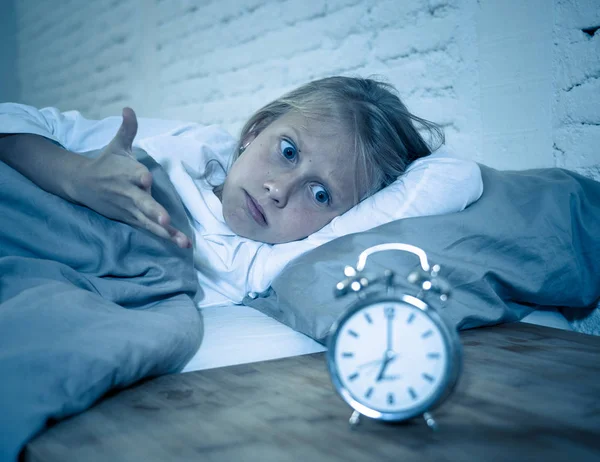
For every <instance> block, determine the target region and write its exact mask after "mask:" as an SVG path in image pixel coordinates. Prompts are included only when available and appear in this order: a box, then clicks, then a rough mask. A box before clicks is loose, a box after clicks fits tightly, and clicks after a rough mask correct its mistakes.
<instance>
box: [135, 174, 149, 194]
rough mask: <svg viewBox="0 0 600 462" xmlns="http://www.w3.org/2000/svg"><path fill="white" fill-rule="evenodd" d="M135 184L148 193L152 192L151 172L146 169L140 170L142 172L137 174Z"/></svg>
mask: <svg viewBox="0 0 600 462" xmlns="http://www.w3.org/2000/svg"><path fill="white" fill-rule="evenodd" d="M137 185H138V186H139V187H140V188H142V189H143V190H144V191H146V192H147V193H148V194H151V192H152V173H150V172H149V171H148V170H147V169H146V171H144V172H142V174H141V175H140V176H139V181H138V182H137Z"/></svg>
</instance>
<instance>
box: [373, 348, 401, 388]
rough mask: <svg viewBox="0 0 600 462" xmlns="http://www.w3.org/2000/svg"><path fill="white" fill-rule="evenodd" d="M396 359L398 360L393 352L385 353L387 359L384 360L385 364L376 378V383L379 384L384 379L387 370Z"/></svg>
mask: <svg viewBox="0 0 600 462" xmlns="http://www.w3.org/2000/svg"><path fill="white" fill-rule="evenodd" d="M395 359H396V354H394V352H393V351H390V350H388V351H386V352H385V358H384V359H383V364H382V365H381V369H379V374H377V377H376V378H375V382H379V381H381V380H382V379H383V378H384V377H383V374H385V370H386V369H387V367H388V365H389V364H390V363H391V362H392V361H394V360H395Z"/></svg>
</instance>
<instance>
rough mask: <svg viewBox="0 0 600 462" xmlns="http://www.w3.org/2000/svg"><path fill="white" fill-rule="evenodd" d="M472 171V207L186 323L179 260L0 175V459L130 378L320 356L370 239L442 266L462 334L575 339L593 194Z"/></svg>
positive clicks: (597, 270) (188, 293) (592, 264)
mask: <svg viewBox="0 0 600 462" xmlns="http://www.w3.org/2000/svg"><path fill="white" fill-rule="evenodd" d="M148 166H149V168H150V169H151V171H152V172H153V175H154V180H155V182H154V187H153V194H154V195H155V197H157V200H159V202H160V203H161V204H163V205H164V206H165V207H166V208H167V210H169V212H170V214H171V216H172V220H173V222H174V224H175V225H176V226H177V227H178V228H179V229H182V230H185V229H186V226H189V224H187V219H186V216H185V211H184V209H183V206H182V204H181V202H180V201H179V199H178V196H177V194H176V192H175V191H174V189H173V187H172V185H171V184H170V182H169V179H168V177H167V176H166V175H165V174H164V172H162V171H161V169H160V168H159V166H158V165H156V164H155V163H154V164H153V163H149V164H148ZM481 168H482V174H483V179H484V184H485V192H484V195H483V196H482V198H481V199H480V200H479V201H478V202H476V203H475V204H473V205H472V206H470V207H468V208H467V209H466V210H464V211H462V212H458V213H454V214H448V215H444V216H430V217H418V218H409V219H405V220H398V221H394V222H391V223H388V224H384V225H382V226H379V227H377V228H375V229H373V230H369V231H364V232H360V233H356V234H350V235H347V236H343V237H340V238H338V239H335V240H333V241H331V242H329V243H327V244H324V245H323V246H321V247H319V248H318V249H315V250H314V251H311V252H308V253H306V254H304V255H302V256H301V257H299V258H297V259H296V260H294V261H293V262H292V263H291V264H289V265H287V266H286V267H285V269H284V270H283V271H282V272H281V273H280V274H279V275H278V276H277V277H276V278H275V280H273V283H272V285H271V286H270V287H269V288H268V289H267V290H265V291H263V292H261V293H256V294H249V295H248V296H247V297H246V298H245V299H244V305H245V306H239V305H221V306H214V307H211V308H204V309H202V310H201V312H200V314H201V315H198V310H197V307H196V305H195V303H194V300H193V298H194V294H195V293H196V292H197V290H198V287H197V278H196V275H195V273H194V268H193V261H192V255H191V252H190V251H186V250H185V249H178V248H176V247H174V246H172V245H170V244H169V243H165V242H162V241H161V240H159V239H157V238H155V237H154V236H152V235H150V234H149V233H147V232H145V231H143V230H138V229H133V228H131V227H129V226H126V225H124V224H122V223H117V222H112V221H111V220H108V219H106V218H104V217H101V216H99V215H97V214H95V213H94V212H92V211H90V210H88V209H84V208H82V207H79V206H76V205H73V204H70V203H67V202H65V201H62V200H61V199H59V198H57V197H55V196H52V195H50V194H48V193H45V192H44V191H42V190H40V189H39V188H37V187H35V185H33V184H32V183H31V182H29V181H28V180H26V179H25V178H24V177H22V176H20V175H19V174H17V173H16V172H14V171H12V170H11V169H9V167H8V166H6V165H4V164H2V163H0V178H2V181H3V183H2V188H0V216H2V217H3V226H2V229H1V232H2V236H1V237H2V239H0V273H1V274H2V279H1V281H0V282H1V285H0V347H1V348H0V375H1V376H2V377H3V383H2V386H3V390H2V391H3V393H1V394H0V409H2V412H1V413H0V419H1V420H0V428H2V430H3V431H2V432H1V434H0V459H2V460H15V459H16V458H17V457H18V454H19V452H20V451H21V449H22V448H23V446H24V445H25V444H26V442H27V441H28V440H30V439H31V438H32V437H34V436H35V435H36V434H38V433H39V432H41V431H43V430H44V428H46V427H47V426H48V425H50V424H52V423H53V422H56V421H58V420H62V419H66V418H67V417H69V416H72V415H74V414H78V413H80V412H83V411H85V410H86V409H87V408H89V407H90V406H92V405H93V404H94V403H96V402H97V401H98V400H99V399H101V398H102V397H103V396H105V395H106V393H108V392H112V393H114V392H117V391H118V390H120V389H123V388H127V387H130V386H131V385H133V384H135V383H137V382H139V381H140V380H142V379H145V378H148V377H155V376H159V375H165V374H174V373H177V372H180V371H193V370H200V369H212V368H217V367H221V366H226V365H232V364H240V363H247V362H254V361H259V360H264V359H274V358H278V357H285V356H295V355H303V354H307V353H314V352H318V351H322V350H323V344H324V342H325V341H326V338H327V333H328V330H329V327H330V326H331V323H332V322H333V320H335V319H336V318H337V317H338V316H339V315H340V314H341V313H342V312H343V310H344V309H345V302H343V301H340V300H334V299H333V297H332V289H333V287H334V285H335V283H336V282H337V281H338V280H339V279H340V276H341V270H342V269H343V266H344V265H345V264H348V263H354V262H355V261H356V257H357V255H358V253H360V252H361V251H362V250H364V249H365V248H366V247H369V246H371V245H373V244H374V243H380V242H389V241H406V240H408V241H409V243H411V244H413V245H417V246H420V247H422V248H424V249H425V250H426V251H427V252H428V254H429V256H430V258H431V260H432V261H434V262H436V263H440V264H441V265H442V268H444V269H445V271H446V273H443V274H444V275H445V276H446V277H447V279H448V280H449V281H450V283H451V285H452V286H453V287H454V292H453V297H452V299H453V303H454V304H453V305H452V309H451V310H449V311H448V319H449V322H451V323H453V324H454V325H455V326H456V327H457V328H458V329H472V328H475V327H479V326H486V325H494V324H499V323H505V322H513V321H518V320H521V319H529V320H530V321H536V319H535V318H536V317H537V318H538V319H537V321H536V322H540V323H543V322H554V323H562V326H563V327H573V326H575V327H577V325H576V324H574V323H573V322H571V323H565V322H566V321H565V319H566V318H565V315H566V316H567V317H569V316H570V315H571V314H570V313H572V312H573V311H574V312H576V313H584V314H585V316H588V315H590V313H594V312H596V311H597V310H595V307H596V305H597V303H598V299H599V298H600V258H599V256H600V240H599V239H598V236H599V235H600V184H599V183H597V182H595V181H593V180H590V179H587V178H584V177H583V176H580V175H577V174H575V173H572V172H568V171H565V170H560V169H540V170H531V171H524V172H499V171H496V170H494V169H490V168H487V167H485V166H481ZM57 217H60V219H58V218H57ZM498 217H501V219H500V220H499V219H498ZM63 243H64V245H65V246H67V245H68V247H63V246H62V245H63ZM67 243H68V244H67ZM374 264H375V265H376V266H378V267H379V268H391V269H393V270H394V271H396V272H397V273H398V274H407V269H409V268H413V267H414V265H415V262H414V261H412V260H406V259H404V258H399V257H397V256H390V255H384V254H381V256H379V257H378V258H375V259H374ZM309 289H310V290H309ZM569 310H571V311H569ZM532 313H533V315H532ZM531 315H532V316H533V317H532V318H527V316H531ZM540 316H541V317H545V318H546V321H542V320H541V318H540ZM579 317H581V316H579ZM182 377H183V376H182Z"/></svg>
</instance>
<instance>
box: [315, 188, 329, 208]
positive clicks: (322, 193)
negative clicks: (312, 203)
mask: <svg viewBox="0 0 600 462" xmlns="http://www.w3.org/2000/svg"><path fill="white" fill-rule="evenodd" d="M311 189H312V193H313V194H314V196H315V200H316V201H317V202H318V203H319V204H328V203H329V193H328V192H327V190H326V189H325V188H324V187H323V186H320V185H314V186H311Z"/></svg>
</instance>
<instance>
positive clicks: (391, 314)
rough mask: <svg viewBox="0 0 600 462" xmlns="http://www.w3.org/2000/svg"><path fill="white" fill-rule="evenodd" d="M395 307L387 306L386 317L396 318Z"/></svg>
mask: <svg viewBox="0 0 600 462" xmlns="http://www.w3.org/2000/svg"><path fill="white" fill-rule="evenodd" d="M395 312H396V311H395V309H394V307H393V306H386V307H385V310H384V313H385V317H386V318H390V319H394V313H395Z"/></svg>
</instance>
